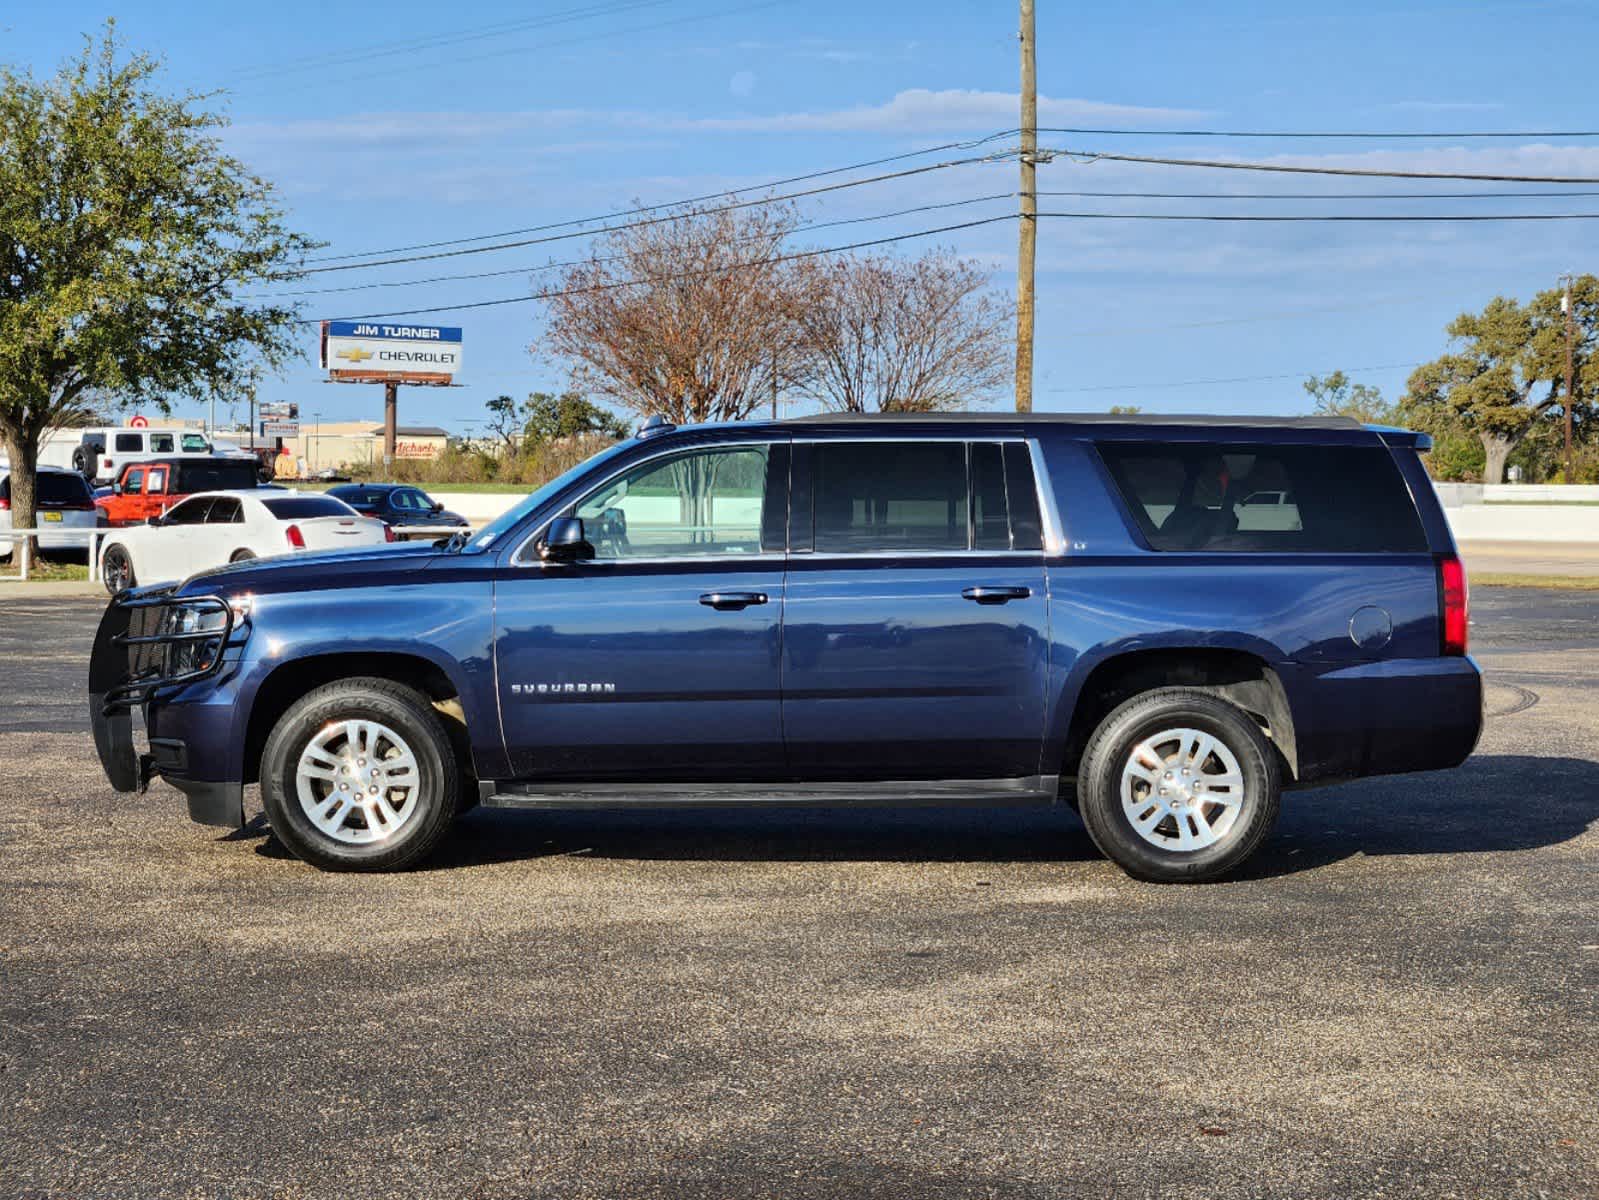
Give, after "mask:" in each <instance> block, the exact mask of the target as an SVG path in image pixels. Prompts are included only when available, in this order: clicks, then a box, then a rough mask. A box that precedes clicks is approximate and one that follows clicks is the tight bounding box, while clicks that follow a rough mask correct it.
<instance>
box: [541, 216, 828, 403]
mask: <svg viewBox="0 0 1599 1200" xmlns="http://www.w3.org/2000/svg"><path fill="white" fill-rule="evenodd" d="M796 224H797V217H796V216H795V213H794V210H793V209H792V208H791V207H787V206H782V205H756V206H752V207H749V208H744V209H736V210H732V211H720V212H718V211H712V210H709V209H706V208H704V207H693V206H689V207H685V208H683V209H681V210H679V211H677V212H675V213H673V214H671V215H670V217H669V219H667V220H664V221H660V222H657V223H653V224H644V225H634V226H631V227H628V228H625V229H616V230H613V231H611V232H609V233H606V234H604V235H602V236H601V237H599V238H597V239H595V242H594V246H593V250H592V255H591V257H590V258H589V259H588V261H586V262H583V263H581V264H579V265H577V266H574V267H571V268H569V269H568V270H567V271H566V272H565V273H564V274H563V275H562V276H561V277H560V278H559V280H558V281H557V282H556V283H555V284H553V285H551V286H550V287H549V288H548V289H546V290H545V291H544V292H543V293H541V295H542V298H543V299H544V301H545V303H546V305H547V311H548V317H549V324H548V328H547V330H546V334H545V344H544V347H543V348H544V349H545V350H547V351H548V352H551V353H553V354H555V355H556V356H558V357H560V358H564V359H566V360H568V361H569V362H571V363H572V364H573V371H572V382H573V386H574V387H576V388H578V389H580V390H586V391H589V392H593V393H596V394H598V395H600V396H604V397H606V398H608V399H610V400H612V401H613V402H615V403H616V404H618V405H620V406H622V407H623V408H626V409H630V410H632V411H633V412H636V413H639V414H641V415H646V416H647V415H649V414H652V413H659V414H660V415H661V416H663V417H665V418H666V419H667V420H670V421H673V422H676V423H679V424H682V423H686V422H694V421H728V420H738V419H740V418H743V417H747V416H749V415H750V414H751V413H752V412H754V411H755V410H756V409H757V408H759V407H760V406H761V405H762V404H763V403H765V402H766V400H767V398H768V396H769V395H770V393H771V389H772V378H773V373H774V372H775V371H777V370H778V369H779V366H778V364H779V363H783V362H791V361H792V350H793V347H794V345H795V341H796V337H797V329H796V326H795V324H794V320H793V313H794V310H795V308H796V298H795V294H794V288H795V285H796V282H797V280H798V272H796V271H795V270H794V268H793V265H792V264H791V263H785V262H779V261H776V260H777V259H779V258H780V257H781V256H782V242H783V239H784V238H785V237H786V236H787V235H788V234H789V233H791V232H792V231H793V230H794V228H795V226H796Z"/></svg>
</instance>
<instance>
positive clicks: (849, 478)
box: [811, 442, 967, 554]
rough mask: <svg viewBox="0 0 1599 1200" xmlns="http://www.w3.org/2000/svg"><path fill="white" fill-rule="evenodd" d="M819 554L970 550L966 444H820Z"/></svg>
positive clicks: (816, 464)
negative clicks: (968, 544)
mask: <svg viewBox="0 0 1599 1200" xmlns="http://www.w3.org/2000/svg"><path fill="white" fill-rule="evenodd" d="M811 453H812V466H811V472H812V489H813V495H814V497H815V500H814V506H815V508H814V511H815V514H816V551H817V553H820V554H827V553H832V554H851V553H856V554H858V553H865V552H868V551H874V550H876V551H885V550H886V551H893V550H965V549H966V547H967V537H966V490H967V489H966V446H965V444H964V443H962V442H832V443H829V442H820V443H817V445H816V446H815V447H814V448H813V449H812V452H811Z"/></svg>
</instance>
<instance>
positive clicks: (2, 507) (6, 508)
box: [0, 496, 11, 512]
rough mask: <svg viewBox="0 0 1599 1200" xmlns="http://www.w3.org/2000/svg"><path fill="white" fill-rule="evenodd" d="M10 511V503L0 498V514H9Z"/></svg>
mask: <svg viewBox="0 0 1599 1200" xmlns="http://www.w3.org/2000/svg"><path fill="white" fill-rule="evenodd" d="M10 511H11V501H9V500H7V499H6V498H5V497H4V496H0V512H10Z"/></svg>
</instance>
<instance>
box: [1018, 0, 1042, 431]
mask: <svg viewBox="0 0 1599 1200" xmlns="http://www.w3.org/2000/svg"><path fill="white" fill-rule="evenodd" d="M1021 5H1022V12H1021V30H1020V33H1019V35H1018V36H1019V37H1020V39H1021V44H1022V154H1021V202H1022V204H1021V220H1020V221H1019V222H1018V223H1017V225H1018V232H1017V244H1016V411H1017V412H1032V411H1033V260H1034V258H1035V256H1036V253H1037V249H1038V191H1037V187H1038V166H1037V160H1038V56H1037V52H1036V46H1035V44H1034V42H1033V0H1021Z"/></svg>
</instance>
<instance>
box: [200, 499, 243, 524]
mask: <svg viewBox="0 0 1599 1200" xmlns="http://www.w3.org/2000/svg"><path fill="white" fill-rule="evenodd" d="M243 521H244V511H243V509H242V507H241V506H240V504H239V502H238V501H237V500H235V499H234V498H233V497H232V496H218V497H217V498H216V499H215V500H213V501H212V502H211V511H210V512H208V513H206V515H205V523H206V524H207V525H238V524H241V523H242V522H243Z"/></svg>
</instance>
